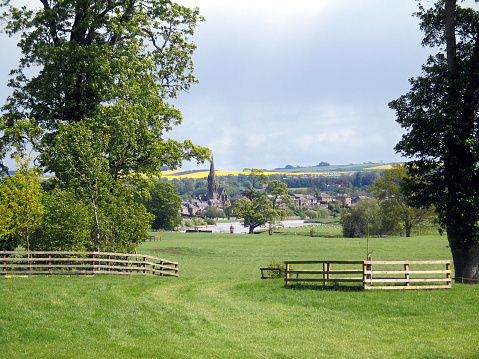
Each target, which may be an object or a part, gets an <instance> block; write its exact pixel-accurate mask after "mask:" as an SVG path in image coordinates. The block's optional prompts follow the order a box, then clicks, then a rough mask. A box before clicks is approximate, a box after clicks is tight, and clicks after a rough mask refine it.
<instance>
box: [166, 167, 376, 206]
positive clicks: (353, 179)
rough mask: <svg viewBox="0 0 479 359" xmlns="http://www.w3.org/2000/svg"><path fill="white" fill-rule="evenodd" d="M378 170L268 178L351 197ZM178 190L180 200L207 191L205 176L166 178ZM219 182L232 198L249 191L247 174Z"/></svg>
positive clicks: (364, 189)
mask: <svg viewBox="0 0 479 359" xmlns="http://www.w3.org/2000/svg"><path fill="white" fill-rule="evenodd" d="M380 175H381V171H368V172H356V173H352V174H350V173H345V174H341V175H340V176H338V177H329V176H312V175H306V176H303V175H301V176H300V175H284V174H273V175H269V176H268V177H269V179H270V180H271V181H274V180H278V181H281V182H283V183H285V184H286V185H287V187H288V189H289V191H290V193H303V194H315V193H318V192H328V193H331V194H333V195H334V194H339V193H346V194H349V195H351V196H355V195H358V194H360V193H361V194H366V193H369V186H370V185H371V184H372V183H373V182H374V181H375V180H377V179H378V178H379V177H380ZM169 182H170V183H172V184H173V185H175V187H176V188H177V189H178V193H179V194H180V196H181V197H182V198H183V199H185V200H186V199H190V198H197V197H198V196H199V195H201V194H204V193H206V192H207V191H208V182H207V179H206V178H201V179H193V178H182V179H173V180H171V181H169ZM218 185H219V187H222V188H224V189H225V190H226V193H228V196H229V197H230V198H231V197H233V196H236V195H240V194H242V193H243V192H244V191H248V190H251V188H252V183H251V178H250V176H249V175H245V174H239V175H238V176H232V175H231V176H219V177H218Z"/></svg>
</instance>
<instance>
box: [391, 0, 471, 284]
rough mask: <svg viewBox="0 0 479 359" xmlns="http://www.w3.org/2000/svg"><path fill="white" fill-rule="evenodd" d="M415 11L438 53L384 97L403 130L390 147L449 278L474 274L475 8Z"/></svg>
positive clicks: (450, 1) (449, 3) (439, 6)
mask: <svg viewBox="0 0 479 359" xmlns="http://www.w3.org/2000/svg"><path fill="white" fill-rule="evenodd" d="M417 16H418V17H419V19H420V21H421V29H422V30H423V32H424V34H425V37H424V40H423V44H424V45H428V46H431V47H434V48H435V49H438V48H439V52H438V53H437V54H436V55H435V56H430V57H429V59H428V61H427V63H426V64H425V65H424V66H423V71H422V75H421V76H419V77H417V78H414V79H411V80H410V83H411V90H410V91H409V92H408V93H407V94H405V95H403V96H401V97H400V98H399V99H397V100H395V101H392V102H391V103H390V107H391V108H392V109H394V110H395V111H396V115H397V121H398V122H399V123H400V124H401V126H402V127H403V128H404V129H406V130H407V133H406V134H405V135H403V138H402V140H401V141H400V142H399V143H398V144H397V145H396V150H397V151H398V152H400V153H402V154H403V155H405V156H407V157H409V158H410V161H409V162H408V163H407V168H408V172H409V173H410V180H408V181H407V183H406V188H407V190H408V192H409V193H410V194H411V200H412V201H413V202H414V203H415V204H416V205H417V206H426V207H427V206H429V205H431V204H434V205H435V206H436V209H437V212H438V213H439V217H440V220H441V222H442V225H443V226H444V227H445V228H446V230H447V236H448V240H449V245H450V248H451V252H452V256H453V260H454V268H455V272H456V273H455V276H456V278H461V277H464V278H474V279H479V185H478V183H479V167H478V163H479V148H478V147H479V146H478V144H479V131H478V130H477V129H478V125H479V123H478V109H479V13H478V12H477V11H476V10H474V9H472V8H463V7H461V6H459V5H458V4H457V3H456V0H440V1H436V2H435V3H434V4H433V5H432V7H431V8H424V7H423V6H421V5H420V7H419V11H418V13H417Z"/></svg>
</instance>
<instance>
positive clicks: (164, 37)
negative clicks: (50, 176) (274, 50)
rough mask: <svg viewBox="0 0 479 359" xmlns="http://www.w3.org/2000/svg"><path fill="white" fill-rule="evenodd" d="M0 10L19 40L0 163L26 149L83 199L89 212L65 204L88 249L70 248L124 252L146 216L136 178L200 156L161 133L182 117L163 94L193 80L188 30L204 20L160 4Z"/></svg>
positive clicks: (204, 154) (157, 0) (203, 153)
mask: <svg viewBox="0 0 479 359" xmlns="http://www.w3.org/2000/svg"><path fill="white" fill-rule="evenodd" d="M0 6H1V7H3V8H4V10H5V12H4V13H3V14H2V15H0V19H1V20H2V23H3V24H4V25H3V28H4V31H5V32H6V33H7V34H8V35H10V36H14V35H15V36H19V37H20V39H21V40H20V42H19V44H18V46H19V47H20V49H21V51H22V58H21V60H20V63H19V66H18V68H17V69H16V70H13V71H12V72H11V75H12V79H11V80H10V81H9V84H8V86H9V87H10V88H12V90H13V92H12V94H11V96H10V97H9V98H8V99H7V102H6V105H5V106H3V108H2V116H1V117H0V134H1V136H0V166H2V169H4V167H3V163H2V162H1V161H2V160H3V158H4V157H5V156H6V154H7V153H8V152H9V151H15V150H16V151H22V150H23V149H25V148H26V147H29V148H32V149H33V150H34V151H36V152H38V153H39V157H38V160H39V163H40V166H41V168H42V170H44V171H47V172H53V173H55V176H56V178H57V180H58V183H57V185H58V186H59V188H61V189H62V190H65V191H67V192H66V194H65V195H67V196H74V197H75V200H77V201H79V202H80V203H81V204H82V205H87V204H88V207H89V209H88V212H84V211H83V210H82V209H81V208H83V207H82V206H79V207H78V208H77V207H75V206H73V205H70V206H69V209H68V210H69V211H70V210H74V209H75V210H78V211H80V212H79V213H77V217H81V218H83V217H84V216H85V215H86V214H87V213H88V215H89V216H90V218H89V219H86V218H85V221H86V222H85V223H88V224H89V226H88V231H90V232H89V233H90V235H89V240H93V243H94V245H93V244H92V242H88V241H86V240H85V241H84V240H83V239H79V243H77V244H72V245H73V246H74V247H84V246H87V247H88V248H92V247H94V248H95V249H96V250H101V249H102V250H106V249H108V250H121V251H131V250H133V249H134V247H135V246H136V245H137V244H138V243H140V242H141V240H143V239H144V238H145V236H146V229H147V228H148V226H149V224H150V219H151V216H150V215H148V214H147V213H146V211H145V208H144V206H143V205H141V204H139V203H138V202H139V200H140V198H142V197H144V195H145V191H146V187H147V186H146V185H145V181H143V180H142V179H141V175H146V176H148V177H149V176H151V175H160V172H161V169H162V168H163V167H164V166H165V165H167V166H168V167H169V168H176V167H178V166H180V165H181V164H182V161H183V160H190V159H194V158H196V159H197V160H198V161H200V162H201V161H204V160H205V159H207V158H208V157H209V150H208V149H206V148H202V147H198V146H196V145H194V144H193V143H191V141H189V140H186V141H184V142H178V141H175V140H172V139H165V134H166V133H167V132H168V131H170V130H171V129H172V128H173V126H176V125H179V124H180V123H181V119H182V117H181V113H180V112H179V110H177V109H176V108H175V107H174V106H172V105H170V104H169V103H168V101H169V100H170V99H172V98H175V97H176V96H177V94H178V93H179V92H181V91H185V90H189V88H190V86H191V85H192V84H194V83H196V82H197V80H196V79H195V77H194V75H193V73H192V71H193V63H192V54H193V52H194V50H195V48H196V47H195V45H194V44H193V43H192V42H191V41H190V40H189V37H190V36H192V35H193V34H194V29H195V27H196V24H197V23H198V22H200V21H202V20H203V19H202V17H201V16H200V14H199V11H198V9H190V8H187V7H184V6H180V5H178V4H176V3H172V2H170V1H162V0H147V1H145V2H141V3H139V2H135V1H132V2H123V1H119V2H113V3H110V2H108V3H105V2H103V3H90V2H88V1H83V0H74V1H71V2H61V1H44V2H42V6H41V7H38V8H35V9H34V10H31V11H30V10H27V9H26V8H25V7H23V8H21V9H18V8H15V6H14V5H12V4H11V3H10V2H9V1H2V2H1V4H0ZM140 174H141V175H140ZM57 195H59V194H53V196H57ZM67 203H69V204H71V202H69V201H68V202H67ZM39 208H40V207H39ZM50 209H51V211H52V212H51V213H50V215H49V216H48V221H49V222H48V223H47V224H45V226H46V227H49V226H59V227H58V228H59V229H58V231H55V230H54V231H53V233H60V232H62V231H63V232H65V228H63V229H61V228H62V224H61V223H59V221H60V218H61V217H62V216H61V215H60V214H59V213H58V211H55V210H54V209H53V208H50ZM72 217H73V218H76V216H74V215H73V214H72ZM27 224H28V225H30V224H31V223H30V222H28V221H27ZM0 230H1V228H0ZM52 236H53V234H52ZM47 237H48V235H47ZM26 238H28V236H27V237H26ZM52 240H53V242H52V244H51V246H53V247H59V246H62V245H60V244H59V243H58V241H57V240H59V239H58V238H57V239H53V238H52ZM40 241H41V240H40ZM26 244H27V246H28V240H27V243H26ZM41 246H48V243H44V242H42V244H41Z"/></svg>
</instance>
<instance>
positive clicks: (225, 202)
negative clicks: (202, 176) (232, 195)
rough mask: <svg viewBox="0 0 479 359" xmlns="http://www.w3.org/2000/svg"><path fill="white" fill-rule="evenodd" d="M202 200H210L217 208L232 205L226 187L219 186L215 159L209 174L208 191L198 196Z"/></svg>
mask: <svg viewBox="0 0 479 359" xmlns="http://www.w3.org/2000/svg"><path fill="white" fill-rule="evenodd" d="M198 199H199V200H200V201H203V202H208V203H209V204H210V205H211V206H214V207H216V208H221V207H223V208H226V207H229V206H231V201H230V199H229V197H228V193H226V190H225V189H224V188H221V187H218V179H217V178H216V171H215V164H214V162H213V159H212V160H211V164H210V174H209V175H208V193H205V194H202V195H200V196H199V197H198Z"/></svg>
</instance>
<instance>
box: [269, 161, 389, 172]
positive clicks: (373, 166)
mask: <svg viewBox="0 0 479 359" xmlns="http://www.w3.org/2000/svg"><path fill="white" fill-rule="evenodd" d="M393 164H396V163H372V162H368V163H363V164H352V163H351V164H348V165H329V166H325V165H321V166H312V167H293V168H290V167H288V168H276V169H274V170H272V171H268V172H281V173H297V172H308V173H309V172H360V171H369V170H384V169H388V168H391V166H392V165H393Z"/></svg>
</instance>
